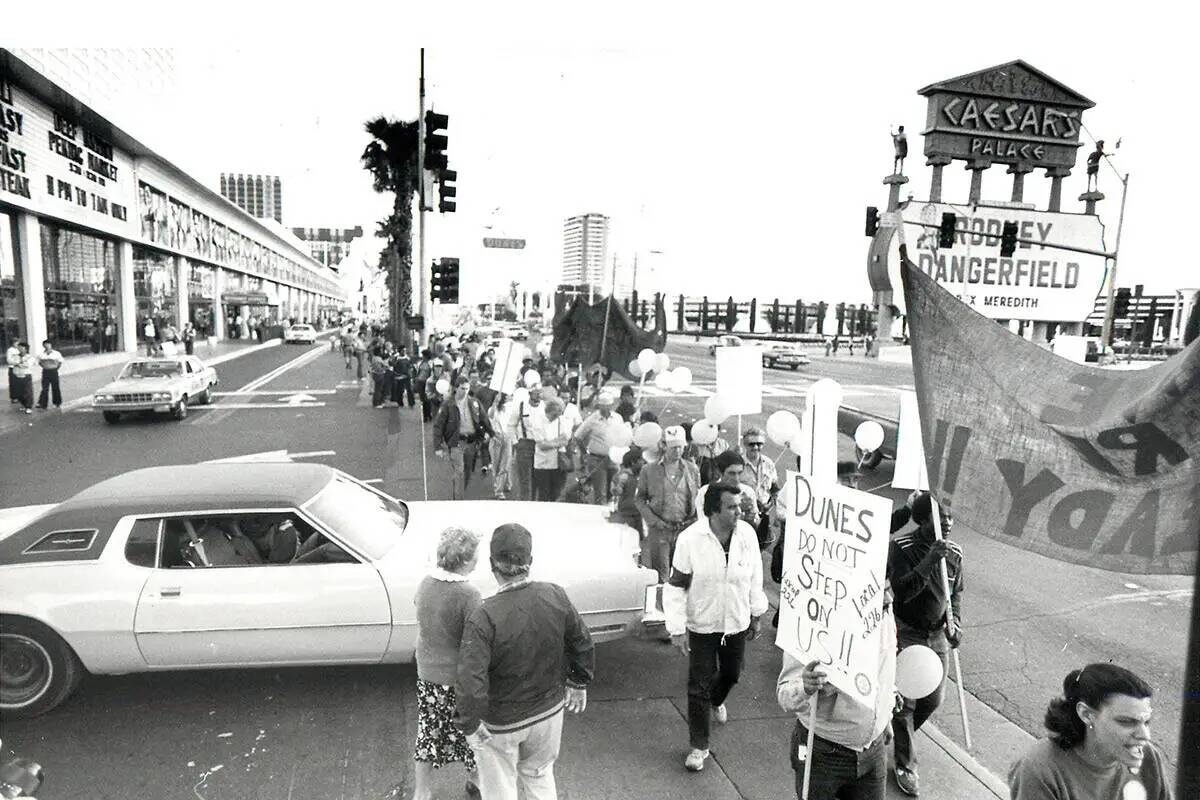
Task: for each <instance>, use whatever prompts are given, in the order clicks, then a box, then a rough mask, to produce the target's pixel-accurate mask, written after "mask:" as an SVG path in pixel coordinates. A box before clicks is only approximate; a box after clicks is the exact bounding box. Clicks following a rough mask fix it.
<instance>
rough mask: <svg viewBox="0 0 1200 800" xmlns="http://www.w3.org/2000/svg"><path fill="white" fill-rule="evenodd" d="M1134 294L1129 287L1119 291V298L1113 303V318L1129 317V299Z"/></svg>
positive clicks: (1123, 287) (1121, 288)
mask: <svg viewBox="0 0 1200 800" xmlns="http://www.w3.org/2000/svg"><path fill="white" fill-rule="evenodd" d="M1132 294H1133V292H1131V291H1129V288H1128V287H1125V286H1122V287H1120V288H1119V289H1117V296H1116V299H1115V301H1114V302H1113V317H1114V318H1115V317H1127V316H1129V298H1130V296H1132Z"/></svg>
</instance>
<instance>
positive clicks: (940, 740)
mask: <svg viewBox="0 0 1200 800" xmlns="http://www.w3.org/2000/svg"><path fill="white" fill-rule="evenodd" d="M921 731H922V732H923V733H925V734H926V735H927V736H929V738H930V739H932V740H933V743H934V744H936V745H937V746H938V747H940V748H942V750H943V751H944V752H945V753H946V755H948V756H950V758H952V759H954V761H955V763H957V764H958V765H959V766H960V767H962V768H963V770H965V771H966V772H967V773H968V774H970V776H971V777H972V778H974V779H975V780H977V781H979V782H980V783H982V784H983V785H984V786H985V787H986V788H987V790H988V791H989V792H991V793H992V794H994V795H995V796H996V797H998V798H1000V800H1007V798H1008V796H1009V792H1008V782H1007V781H1003V780H1001V779H1000V777H999V776H998V775H996V773H994V772H992V771H991V770H990V769H988V768H987V767H985V766H984V765H983V764H980V763H979V762H978V761H976V760H975V757H974V756H972V755H971V754H970V753H968V752H967V751H966V750H964V749H963V748H962V747H961V746H959V744H958V743H957V742H955V741H954V740H953V739H951V738H950V737H949V736H947V735H946V734H944V733H942V732H941V731H940V730H939V729H938V727H937V726H936V725H934V724H933V723H931V722H926V723H925V724H924V725H922V726H921Z"/></svg>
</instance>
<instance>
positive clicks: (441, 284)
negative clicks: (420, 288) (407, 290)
mask: <svg viewBox="0 0 1200 800" xmlns="http://www.w3.org/2000/svg"><path fill="white" fill-rule="evenodd" d="M445 296H446V271H445V269H444V268H443V267H442V261H441V259H438V260H437V261H434V262H433V267H432V268H431V269H430V271H429V299H430V300H431V301H433V302H435V303H440V302H442V298H444V297H445Z"/></svg>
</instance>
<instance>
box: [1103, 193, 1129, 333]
mask: <svg viewBox="0 0 1200 800" xmlns="http://www.w3.org/2000/svg"><path fill="white" fill-rule="evenodd" d="M1128 193H1129V173H1128V172H1126V173H1125V177H1124V178H1121V212H1120V215H1119V216H1118V217H1117V240H1116V242H1115V244H1114V245H1113V251H1112V255H1111V256H1110V259H1111V260H1112V266H1111V267H1110V268H1109V270H1108V298H1107V300H1106V302H1105V304H1104V327H1103V328H1102V329H1101V333H1100V351H1101V352H1103V353H1108V352H1109V351H1110V349H1111V348H1112V335H1113V309H1114V308H1115V307H1116V295H1117V256H1118V255H1119V254H1120V252H1121V229H1122V228H1123V227H1124V226H1125V196H1126V195H1127V194H1128Z"/></svg>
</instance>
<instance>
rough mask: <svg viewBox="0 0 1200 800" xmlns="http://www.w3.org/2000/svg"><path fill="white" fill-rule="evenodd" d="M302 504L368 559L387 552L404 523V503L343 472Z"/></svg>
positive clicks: (405, 511)
mask: <svg viewBox="0 0 1200 800" xmlns="http://www.w3.org/2000/svg"><path fill="white" fill-rule="evenodd" d="M306 508H307V509H308V511H310V512H311V513H312V515H313V516H314V517H316V518H317V519H318V520H320V521H321V522H322V523H323V524H324V525H325V526H326V527H328V528H330V529H332V530H334V531H337V533H338V534H340V535H341V536H344V537H345V538H346V540H347V541H348V542H349V543H350V544H352V545H353V546H354V547H355V548H357V549H358V550H360V551H362V552H363V553H365V554H366V555H367V556H369V557H370V558H371V559H372V560H376V561H377V560H379V559H381V558H383V557H384V556H385V555H387V553H388V551H389V550H391V549H392V545H394V544H395V543H396V542H397V541H398V540H399V539H400V536H401V535H402V534H403V533H404V528H405V527H406V526H407V525H408V506H406V505H404V503H401V502H399V501H398V500H393V499H391V498H389V497H384V496H383V495H381V494H378V493H376V492H373V491H371V490H370V489H366V488H364V487H363V486H361V485H360V484H357V483H355V482H354V481H352V480H350V479H349V478H347V477H345V476H344V475H341V476H338V477H337V478H334V479H333V480H332V481H331V482H330V483H329V485H328V486H326V487H325V488H324V489H322V490H321V492H320V493H319V494H318V495H317V496H316V497H314V498H313V499H312V500H310V501H309V502H308V503H307V505H306Z"/></svg>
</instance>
